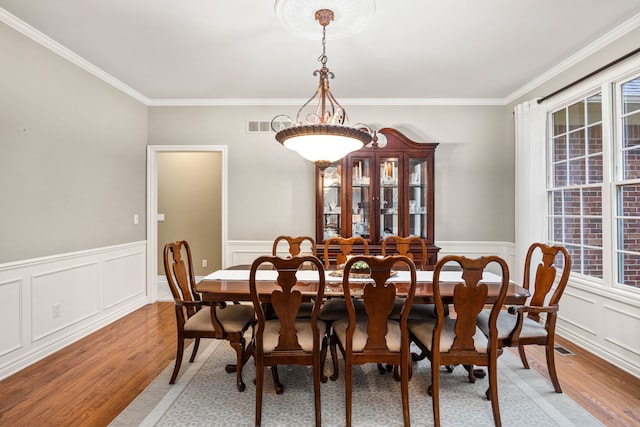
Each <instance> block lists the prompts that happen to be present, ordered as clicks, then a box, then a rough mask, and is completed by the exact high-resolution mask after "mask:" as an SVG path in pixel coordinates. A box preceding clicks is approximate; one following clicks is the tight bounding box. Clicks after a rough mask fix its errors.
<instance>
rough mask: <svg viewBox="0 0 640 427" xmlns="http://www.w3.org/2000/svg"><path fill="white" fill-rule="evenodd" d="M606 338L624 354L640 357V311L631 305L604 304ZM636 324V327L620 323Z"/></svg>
mask: <svg viewBox="0 0 640 427" xmlns="http://www.w3.org/2000/svg"><path fill="white" fill-rule="evenodd" d="M602 308H603V311H604V316H603V317H604V319H603V324H604V326H603V329H604V331H603V335H604V339H605V340H606V341H607V342H609V343H611V344H613V345H615V346H616V347H617V348H618V351H619V352H620V353H622V354H625V353H626V354H627V355H628V356H629V357H635V358H639V359H640V332H639V331H640V316H639V315H638V313H639V311H638V310H637V309H636V308H634V307H630V306H621V307H620V306H615V307H614V306H612V305H609V304H604V305H603V307H602ZM634 324H635V325H636V327H635V328H621V327H619V325H634Z"/></svg>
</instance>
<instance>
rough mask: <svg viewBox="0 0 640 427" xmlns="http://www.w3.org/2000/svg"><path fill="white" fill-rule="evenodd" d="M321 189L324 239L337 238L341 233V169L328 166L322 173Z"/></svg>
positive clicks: (337, 166)
mask: <svg viewBox="0 0 640 427" xmlns="http://www.w3.org/2000/svg"><path fill="white" fill-rule="evenodd" d="M322 189H323V201H324V207H323V215H322V217H323V220H324V222H323V224H324V225H323V228H324V238H325V239H328V238H330V237H338V236H340V234H341V233H340V232H341V224H342V222H341V221H342V215H341V211H340V209H341V206H340V201H341V200H342V167H341V166H340V165H335V166H329V167H328V168H327V169H325V171H324V177H323V179H322Z"/></svg>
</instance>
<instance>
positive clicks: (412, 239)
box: [380, 236, 428, 271]
mask: <svg viewBox="0 0 640 427" xmlns="http://www.w3.org/2000/svg"><path fill="white" fill-rule="evenodd" d="M416 246H417V247H418V248H419V249H420V250H419V251H416V250H415V247H416ZM380 249H381V251H382V256H387V255H406V256H408V257H409V258H411V259H412V260H413V262H414V263H415V264H416V267H417V268H418V267H419V268H420V270H423V271H424V270H426V269H427V256H428V253H427V244H426V243H425V242H424V239H421V238H420V237H418V236H409V237H400V236H387V237H385V238H384V239H383V240H382V244H381V246H380ZM417 256H419V257H420V260H419V261H418V260H417V259H416V258H417Z"/></svg>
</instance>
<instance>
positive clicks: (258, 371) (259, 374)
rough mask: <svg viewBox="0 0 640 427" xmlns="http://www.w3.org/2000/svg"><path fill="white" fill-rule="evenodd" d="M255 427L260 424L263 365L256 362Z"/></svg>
mask: <svg viewBox="0 0 640 427" xmlns="http://www.w3.org/2000/svg"><path fill="white" fill-rule="evenodd" d="M255 383H256V427H258V426H260V424H261V423H262V390H263V387H264V364H263V362H262V361H257V360H256V380H255Z"/></svg>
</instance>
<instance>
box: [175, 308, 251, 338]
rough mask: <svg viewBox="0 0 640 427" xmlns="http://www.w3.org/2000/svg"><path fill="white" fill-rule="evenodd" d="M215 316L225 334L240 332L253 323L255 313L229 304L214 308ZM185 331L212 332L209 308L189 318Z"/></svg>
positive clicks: (202, 309) (249, 309)
mask: <svg viewBox="0 0 640 427" xmlns="http://www.w3.org/2000/svg"><path fill="white" fill-rule="evenodd" d="M216 314H217V316H218V320H219V321H220V324H221V325H222V327H223V328H224V330H225V332H227V333H231V332H242V331H243V330H245V329H246V328H247V326H248V325H249V324H250V323H251V322H252V321H253V319H254V317H255V311H254V310H253V307H252V306H250V305H245V304H233V305H232V304H229V305H227V306H226V307H225V308H220V307H216ZM184 330H185V331H200V332H208V331H211V332H213V330H214V329H213V323H212V322H211V307H204V308H201V309H200V310H198V311H197V312H196V313H195V314H194V315H193V316H191V317H190V318H189V319H188V320H187V321H186V323H185V325H184Z"/></svg>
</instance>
